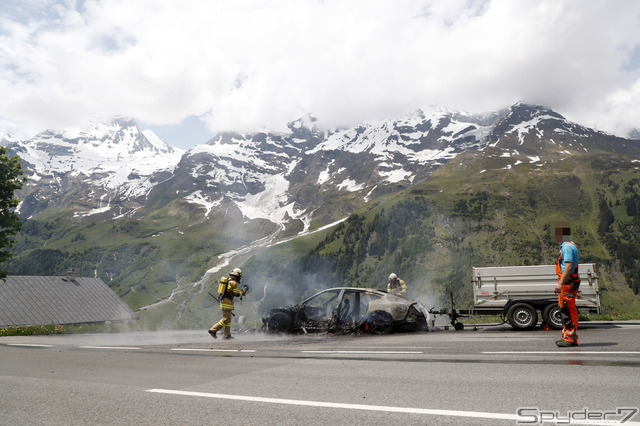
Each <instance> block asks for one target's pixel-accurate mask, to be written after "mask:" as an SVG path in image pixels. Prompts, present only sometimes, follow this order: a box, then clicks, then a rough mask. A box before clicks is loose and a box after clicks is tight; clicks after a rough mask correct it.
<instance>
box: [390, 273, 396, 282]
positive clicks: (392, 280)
mask: <svg viewBox="0 0 640 426" xmlns="http://www.w3.org/2000/svg"><path fill="white" fill-rule="evenodd" d="M397 279H398V276H397V275H396V274H394V273H393V272H392V273H391V275H389V282H390V283H392V282H394V281H396V280H397Z"/></svg>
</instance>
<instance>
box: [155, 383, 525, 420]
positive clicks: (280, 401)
mask: <svg viewBox="0 0 640 426" xmlns="http://www.w3.org/2000/svg"><path fill="white" fill-rule="evenodd" d="M147 392H152V393H161V394H169V395H181V396H195V397H204V398H214V399H227V400H235V401H248V402H262V403H267V404H283V405H297V406H305V407H324V408H342V409H346V410H363V411H381V412H388V413H407V414H428V415H434V416H452V417H470V418H483V419H492V420H519V419H521V417H519V416H517V415H515V414H505V413H486V412H480V411H458V410H437V409H431V408H412V407H393V406H384V405H364V404H345V403H336V402H325V401H305V400H298V399H280V398H263V397H257V396H246V395H228V394H219V393H207V392H189V391H180V390H171V389H148V390H147Z"/></svg>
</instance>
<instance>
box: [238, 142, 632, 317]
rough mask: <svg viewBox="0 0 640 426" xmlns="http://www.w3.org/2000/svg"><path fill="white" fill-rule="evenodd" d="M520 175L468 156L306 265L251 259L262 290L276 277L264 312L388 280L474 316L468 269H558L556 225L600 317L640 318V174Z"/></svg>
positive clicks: (615, 162)
mask: <svg viewBox="0 0 640 426" xmlns="http://www.w3.org/2000/svg"><path fill="white" fill-rule="evenodd" d="M513 164H514V159H513V158H505V157H500V156H495V157H492V156H491V155H490V154H488V153H474V152H468V153H465V154H463V155H461V156H459V157H458V158H457V159H456V160H455V161H453V162H450V163H449V164H447V165H445V166H443V167H442V168H441V169H439V170H438V171H436V172H435V173H434V174H433V175H432V176H431V178H429V179H428V180H427V181H425V182H423V183H421V184H419V185H417V186H415V187H413V188H411V189H408V190H405V191H403V192H400V193H397V194H394V195H392V196H390V197H389V198H387V199H386V200H385V201H384V202H378V203H375V204H373V205H369V206H368V207H367V208H365V209H362V210H360V211H359V212H357V213H355V214H353V215H351V216H350V217H349V218H348V220H347V221H345V222H343V223H342V224H341V225H339V226H338V227H337V228H336V229H335V230H334V231H333V232H331V233H330V234H329V235H327V237H326V238H325V239H324V240H322V241H321V242H320V243H319V244H317V245H316V246H315V247H314V248H313V249H311V250H310V251H309V252H308V253H306V254H304V255H303V256H300V257H299V261H296V260H294V259H292V257H288V258H286V257H282V256H281V255H280V254H279V253H268V252H267V253H264V254H263V255H262V256H260V257H257V258H254V259H252V260H251V261H249V262H248V263H247V265H246V266H247V267H248V268H250V269H252V270H253V269H255V270H256V271H255V272H254V273H256V274H258V275H259V276H260V277H261V279H268V278H269V277H272V276H274V275H275V276H277V277H278V280H277V285H278V291H275V288H274V289H273V290H274V291H272V292H271V295H272V296H273V297H272V298H269V297H266V298H265V300H264V301H263V304H262V306H261V310H263V311H266V310H267V309H269V308H271V307H273V306H277V305H279V304H280V305H282V304H286V303H293V302H295V301H298V300H300V299H301V298H302V297H304V296H307V295H309V294H312V293H313V292H314V291H316V290H318V289H320V288H324V287H332V286H335V285H353V286H358V287H377V288H384V286H385V285H386V278H387V276H388V275H389V273H391V272H395V273H397V274H398V275H399V276H400V277H401V278H403V279H404V280H405V281H406V282H407V284H408V286H409V289H410V290H409V295H410V296H413V297H416V298H418V299H420V300H422V301H423V302H424V303H425V304H427V305H428V306H429V307H430V306H437V307H442V306H447V305H446V304H447V299H446V298H447V294H448V293H447V292H448V291H449V290H451V291H453V293H454V296H455V299H456V302H457V304H458V305H457V306H458V308H468V307H470V306H471V304H472V293H471V285H470V283H471V267H472V266H507V265H533V264H553V263H555V261H556V258H557V253H558V248H559V243H557V242H555V241H554V231H555V224H557V223H563V222H569V223H570V227H571V233H572V236H573V240H574V241H575V242H576V243H577V244H578V245H579V246H580V250H581V262H583V263H595V264H596V265H597V267H598V272H599V274H600V278H601V279H600V286H601V289H602V293H603V305H604V313H605V314H608V315H614V316H625V317H627V316H630V317H635V318H639V317H640V297H639V296H638V283H639V281H640V280H639V277H638V271H639V270H640V267H639V266H640V265H638V259H639V258H640V256H639V255H638V254H639V253H638V247H640V199H639V197H638V193H639V191H638V189H639V188H638V185H639V183H640V171H639V170H638V168H637V164H636V163H635V162H632V161H625V160H621V159H619V158H617V157H608V156H606V155H603V154H598V155H590V154H586V153H584V154H581V155H574V156H572V157H568V158H566V159H563V160H558V161H548V162H545V163H544V164H542V163H540V162H534V163H524V162H523V163H521V164H517V165H515V166H512V167H509V165H513ZM270 258H271V261H270V260H269V259H270ZM276 265H277V267H276ZM285 289H286V291H285ZM268 295H269V293H267V296H268ZM283 295H284V296H283Z"/></svg>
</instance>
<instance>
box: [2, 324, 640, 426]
mask: <svg viewBox="0 0 640 426" xmlns="http://www.w3.org/2000/svg"><path fill="white" fill-rule="evenodd" d="M639 331H640V322H616V323H602V322H599V323H583V324H581V329H580V341H581V345H580V346H579V347H577V348H568V349H559V348H557V347H556V346H555V344H554V341H555V340H556V339H558V338H559V332H557V331H543V330H534V331H528V332H517V331H514V330H512V329H511V327H510V326H480V327H479V329H478V330H477V331H474V330H472V329H471V327H470V326H467V328H466V329H465V330H464V331H461V332H455V331H453V330H444V329H439V330H437V331H435V332H430V333H415V334H394V335H388V336H368V335H367V336H345V335H342V336H328V335H318V336H294V337H272V336H265V335H263V334H261V333H257V334H251V333H245V334H237V335H236V336H237V337H236V339H235V340H232V341H223V340H220V339H218V340H215V341H214V340H213V339H211V338H210V337H209V335H208V334H207V333H206V330H202V331H182V332H155V333H131V334H116V335H108V334H96V335H71V336H66V335H65V336H30V337H2V338H0V360H1V362H0V424H11V425H15V424H56V425H59V424H65V425H80V424H83V425H85V424H118V425H122V424H131V425H133V424H154V425H165V424H166V425H169V424H171V425H174V424H232V425H235V424H238V425H239V424H242V425H247V424H260V425H270V424H273V425H275V424H296V425H303V424H310V425H311V424H313V425H335V424H349V423H350V424H358V425H359V424H367V425H383V424H384V425H387V424H393V423H398V424H403V425H406V424H443V425H444V424H464V425H468V424H473V425H497V424H516V423H518V422H520V424H542V421H543V420H544V421H548V422H554V421H558V420H560V421H561V422H562V421H565V420H566V419H567V417H568V416H571V417H573V419H574V420H582V419H585V418H590V419H591V420H593V422H592V424H606V423H605V420H606V421H615V420H618V421H619V420H623V419H624V418H625V417H631V418H630V419H629V420H628V421H627V422H626V423H625V424H634V423H632V422H635V424H640V413H638V414H635V411H636V410H637V409H639V408H640V333H639ZM609 424H611V423H609Z"/></svg>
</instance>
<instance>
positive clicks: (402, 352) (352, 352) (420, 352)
mask: <svg viewBox="0 0 640 426" xmlns="http://www.w3.org/2000/svg"><path fill="white" fill-rule="evenodd" d="M300 352H301V353H307V354H357V355H362V354H372V355H377V354H393V355H399V354H422V353H424V352H422V351H337V350H336V351H300Z"/></svg>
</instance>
